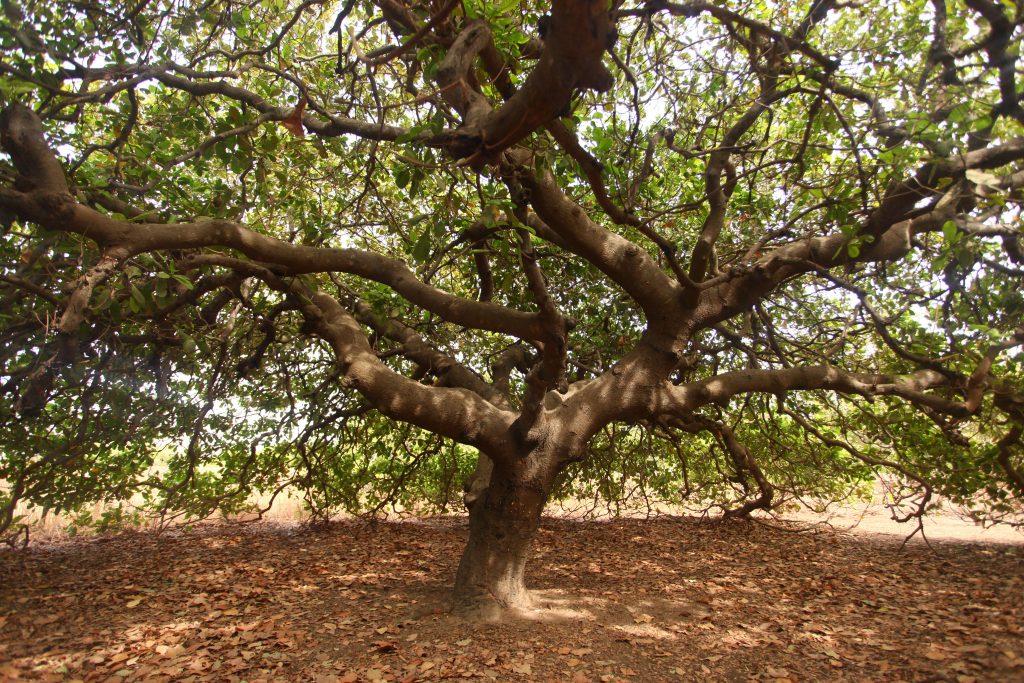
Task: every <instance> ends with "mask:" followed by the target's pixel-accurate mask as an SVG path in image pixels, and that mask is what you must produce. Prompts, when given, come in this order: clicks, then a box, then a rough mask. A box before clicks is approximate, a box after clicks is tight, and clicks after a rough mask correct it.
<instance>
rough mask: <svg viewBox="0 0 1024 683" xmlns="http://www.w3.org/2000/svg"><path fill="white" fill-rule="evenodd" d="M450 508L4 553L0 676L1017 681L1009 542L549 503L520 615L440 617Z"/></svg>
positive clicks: (448, 577) (449, 571) (1020, 582)
mask: <svg viewBox="0 0 1024 683" xmlns="http://www.w3.org/2000/svg"><path fill="white" fill-rule="evenodd" d="M467 533H468V530H467V524H466V520H465V518H461V517H449V518H431V519H423V520H416V521H406V522H382V523H374V524H370V523H367V522H363V521H358V520H356V521H346V522H337V523H333V524H331V525H328V526H326V527H324V528H320V529H308V528H303V527H294V526H275V525H271V524H262V525H246V526H204V527H200V528H198V529H195V530H193V531H190V532H182V531H178V532H164V533H162V534H158V533H155V532H154V533H149V532H145V533H125V534H122V535H118V536H113V537H101V538H94V539H79V540H68V541H61V542H55V543H45V544H39V545H35V546H30V547H29V548H27V549H25V550H20V551H14V550H11V551H4V552H0V680H14V681H17V680H31V681H110V682H113V683H125V682H128V681H195V682H198V681H238V682H241V681H248V682H250V683H254V682H256V681H316V682H318V683H357V682H362V681H371V682H376V681H396V682H402V683H412V682H413V681H434V680H445V681H572V682H574V683H584V682H598V681H600V682H601V683H613V682H619V681H680V680H682V681H690V680H721V681H754V682H762V681H772V682H775V683H784V682H786V681H790V682H793V683H796V682H798V681H822V680H828V681H936V680H942V681H956V682H958V683H973V682H978V683H980V682H982V681H999V680H1005V681H1012V680H1024V546H1022V545H1014V544H1003V545H999V544H971V543H933V547H932V548H929V547H927V546H925V545H924V544H919V543H912V544H910V545H908V546H907V547H906V548H904V549H903V550H902V551H901V550H900V547H899V546H900V541H899V539H895V538H892V537H884V536H869V535H850V534H839V533H835V532H822V533H814V534H811V533H788V532H784V531H781V530H778V529H773V528H770V527H766V526H764V525H758V524H750V523H743V522H734V523H722V522H713V521H708V520H698V519H693V518H686V517H672V518H659V519H655V520H646V521H642V520H618V521H601V522H578V521H569V520H564V519H546V520H545V522H544V524H543V526H542V528H541V531H540V532H539V536H538V539H537V543H536V546H535V549H534V552H533V556H532V558H531V564H530V567H529V570H528V571H529V582H530V584H531V586H532V587H533V588H534V589H535V590H536V593H537V596H538V598H539V600H540V602H541V603H542V604H541V606H540V608H539V609H538V610H537V611H536V612H534V613H532V614H531V615H528V617H519V618H510V619H507V620H505V621H503V622H501V623H486V624H485V623H474V622H471V621H466V620H463V619H461V618H458V617H455V616H451V615H449V614H448V613H447V610H446V607H447V605H446V596H447V593H448V591H449V588H450V585H451V582H452V578H453V576H454V573H455V568H456V566H457V563H458V558H459V553H460V551H461V548H462V545H463V544H464V542H465V539H466V536H467Z"/></svg>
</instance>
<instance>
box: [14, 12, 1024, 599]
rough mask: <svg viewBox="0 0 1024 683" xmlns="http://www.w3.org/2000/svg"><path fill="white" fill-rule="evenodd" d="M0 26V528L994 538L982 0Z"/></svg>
mask: <svg viewBox="0 0 1024 683" xmlns="http://www.w3.org/2000/svg"><path fill="white" fill-rule="evenodd" d="M2 5H3V10H4V23H3V24H2V25H0V49H2V58H0V97H2V99H3V105H4V108H3V115H2V120H0V133H2V144H3V157H2V159H0V219H2V233H0V419H2V421H3V428H2V430H0V479H2V480H3V482H4V488H3V489H0V491H2V493H0V530H2V528H5V527H6V528H8V529H13V525H14V524H15V523H16V521H17V517H16V515H15V511H16V506H18V505H19V504H21V505H25V504H27V505H31V506H35V507H37V508H41V509H48V510H59V511H65V512H67V511H72V512H74V511H76V510H80V509H81V507H82V505H84V504H86V503H90V502H93V501H98V500H105V501H107V502H108V508H107V513H106V515H107V516H108V518H106V519H105V520H103V521H107V522H110V521H111V519H110V518H111V517H116V516H117V515H124V514H125V510H127V509H128V508H125V507H117V506H115V505H114V503H116V502H117V501H129V500H131V501H133V503H132V504H133V505H134V506H136V507H137V508H139V509H142V510H147V509H148V510H154V511H158V512H159V513H160V514H162V515H163V516H164V519H174V518H176V517H177V516H179V515H190V516H196V515H199V516H202V515H208V514H210V513H212V512H216V511H221V512H224V513H232V512H238V511H240V510H243V509H245V508H246V506H247V505H250V504H252V501H254V500H256V504H260V500H257V499H256V498H254V496H257V494H260V495H263V497H264V498H263V499H262V501H263V502H266V499H267V498H268V497H272V496H273V495H276V494H277V493H279V492H281V491H289V492H297V494H296V495H301V496H303V497H304V498H305V500H306V504H307V506H308V507H309V509H310V510H311V512H312V513H314V514H316V515H320V516H326V515H329V514H330V513H331V512H332V511H336V510H340V509H345V510H361V509H366V508H379V507H382V506H384V505H388V504H402V505H405V506H407V507H408V506H410V505H414V504H432V505H433V506H434V507H441V508H444V507H446V506H447V505H449V504H450V503H451V499H452V498H453V496H452V495H451V494H452V491H454V490H456V489H460V487H462V486H463V485H464V486H465V503H466V505H468V507H469V510H470V536H469V542H468V546H467V548H466V550H465V553H464V556H463V558H462V562H461V565H460V567H459V571H458V575H457V577H456V581H455V599H456V606H457V607H462V608H473V609H477V608H479V609H483V610H485V611H494V610H496V609H497V610H500V609H501V608H504V607H510V606H523V605H526V604H528V603H529V594H528V593H527V591H526V589H525V587H524V580H523V574H524V565H525V561H526V557H527V554H528V549H529V545H530V540H531V537H532V536H533V534H534V531H535V529H536V528H537V525H538V522H539V519H540V515H541V512H542V510H543V508H544V506H545V503H546V502H547V501H548V500H549V499H550V498H551V497H552V496H555V497H559V498H572V499H573V500H577V501H579V500H584V499H592V498H594V499H598V500H603V501H612V502H613V503H614V502H615V501H623V500H627V499H631V500H633V502H636V500H637V497H638V496H648V497H649V499H655V498H656V499H658V500H661V501H669V502H679V501H682V500H686V499H690V500H693V501H700V502H702V503H703V504H708V505H711V504H718V505H720V506H721V508H722V509H724V511H725V514H726V515H729V516H747V515H749V514H750V513H751V512H752V511H754V510H757V509H759V508H760V509H771V508H773V507H775V506H777V505H779V504H780V503H784V502H786V501H788V500H792V499H794V498H796V497H810V498H813V499H815V500H832V499H836V498H839V497H841V496H843V495H845V494H846V493H848V492H849V491H851V490H855V489H858V488H863V487H864V486H865V483H866V482H872V481H875V480H876V479H878V478H881V479H882V480H884V481H885V482H887V485H888V487H889V489H888V490H889V492H890V493H889V495H890V497H891V499H892V502H900V501H903V502H910V503H914V504H915V505H916V507H914V508H913V509H911V510H910V513H911V514H913V513H915V512H920V511H922V510H925V509H927V507H928V505H929V504H930V502H931V501H932V500H933V496H935V495H938V494H942V495H944V496H946V497H951V498H953V499H955V500H957V501H959V502H961V503H965V504H969V505H971V506H973V507H974V508H975V509H976V510H977V512H978V514H979V515H982V516H984V518H985V519H988V520H999V519H1004V520H1005V519H1008V518H1009V517H1008V516H1012V515H1014V514H1015V513H1016V511H1017V510H1019V508H1020V501H1021V497H1022V495H1024V465H1022V446H1021V432H1022V429H1024V368H1022V355H1021V353H1020V349H1021V346H1022V344H1024V326H1022V312H1024V296H1022V284H1024V253H1022V244H1021V227H1020V225H1021V219H1020V204H1021V199H1022V197H1024V163H1022V161H1024V137H1022V132H1024V131H1022V123H1024V109H1022V105H1021V101H1020V93H1021V87H1022V86H1021V84H1020V83H1019V80H1020V79H1019V73H1020V70H1021V64H1020V63H1019V61H1018V52H1019V48H1020V34H1021V24H1022V22H1024V6H1022V5H1024V3H1022V2H1020V0H1017V1H1016V2H1014V1H1012V0H862V1H860V0H859V1H849V0H812V1H809V0H802V1H797V2H790V1H785V2H781V1H780V2H775V1H774V0H742V1H739V0H737V1H734V0H710V1H708V2H676V3H671V2H662V1H660V0H650V1H647V2H644V1H643V0H636V1H635V2H630V1H628V0H627V1H625V2H623V1H615V2H612V3H611V4H610V5H609V3H607V2H605V1H604V0H596V1H595V0H554V2H552V3H550V4H548V3H541V2H539V1H537V0H521V1H519V0H512V1H509V2H493V3H492V2H485V1H484V0H463V1H460V0H450V1H447V0H422V1H413V0H373V1H371V0H359V1H358V2H357V1H356V0H346V1H344V2H336V1H333V0H204V1H194V0H188V1H186V0H131V1H128V0H59V1H56V2H55V1H54V0H3V3H2ZM470 456H471V457H472V458H474V459H475V463H474V464H468V465H467V462H468V461H467V457H470ZM459 494H460V495H461V490H460V491H459ZM247 501H248V502H247ZM609 504H612V503H609ZM18 509H21V508H18ZM113 521H117V520H116V519H114V520H113Z"/></svg>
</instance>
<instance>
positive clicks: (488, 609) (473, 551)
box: [452, 467, 548, 619]
mask: <svg viewBox="0 0 1024 683" xmlns="http://www.w3.org/2000/svg"><path fill="white" fill-rule="evenodd" d="M547 497H548V486H547V485H546V484H545V483H543V482H542V481H538V480H537V479H534V478H531V479H528V480H523V479H521V478H519V477H515V476H513V475H509V474H508V473H506V472H504V471H503V470H502V468H500V467H495V469H494V471H493V473H492V474H491V482H490V486H489V487H488V488H487V491H486V492H485V493H484V494H483V496H482V497H481V498H480V499H478V500H477V501H476V502H475V504H474V505H473V506H472V508H471V509H470V512H469V542H468V543H467V545H466V549H465V551H464V552H463V554H462V562H460V563H459V571H458V573H457V574H456V576H455V591H454V597H453V605H452V607H453V610H454V611H456V612H460V613H464V614H469V615H471V616H476V617H480V618H484V619H494V618H497V617H499V616H501V614H502V613H504V612H505V611H507V610H513V611H514V610H517V609H528V608H529V607H531V606H532V604H533V602H532V600H531V597H530V593H529V591H528V590H527V589H526V584H525V582H524V573H525V569H526V560H527V556H528V553H529V549H530V543H531V542H532V540H533V537H534V535H535V533H536V532H537V527H538V525H539V524H540V516H541V513H542V512H543V510H544V504H545V503H546V502H547Z"/></svg>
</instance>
